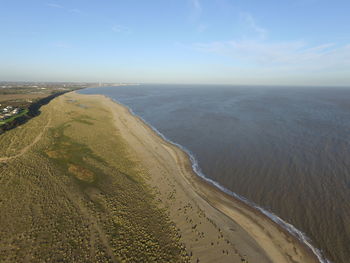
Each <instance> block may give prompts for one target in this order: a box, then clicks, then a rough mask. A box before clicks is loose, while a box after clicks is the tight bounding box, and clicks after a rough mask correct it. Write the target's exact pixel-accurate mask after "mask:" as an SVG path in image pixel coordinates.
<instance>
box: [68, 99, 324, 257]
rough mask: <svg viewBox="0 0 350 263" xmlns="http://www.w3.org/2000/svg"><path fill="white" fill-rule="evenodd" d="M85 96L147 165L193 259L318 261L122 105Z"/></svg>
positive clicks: (162, 202)
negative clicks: (98, 104) (102, 109)
mask: <svg viewBox="0 0 350 263" xmlns="http://www.w3.org/2000/svg"><path fill="white" fill-rule="evenodd" d="M74 96H77V97H79V96H86V95H80V94H79V95H78V94H74ZM89 96H90V98H96V99H98V100H103V103H104V105H105V106H106V108H108V109H109V110H110V112H111V113H112V114H113V118H114V123H115V126H116V129H117V132H119V133H120V134H121V135H122V136H123V138H124V139H125V141H126V143H127V144H128V146H129V147H130V154H131V155H132V156H133V157H134V158H135V160H138V161H140V162H141V163H142V165H143V166H144V167H145V168H146V169H147V171H148V174H149V178H148V183H149V185H150V186H151V187H152V188H153V189H154V191H155V193H157V198H158V201H159V205H160V206H162V207H164V208H165V209H166V210H167V211H168V213H169V216H170V218H171V219H172V220H173V221H174V222H175V224H176V226H177V228H178V229H179V231H180V233H181V235H182V242H183V243H184V244H185V245H186V248H187V251H188V253H189V254H190V255H191V257H192V259H193V262H250V263H252V262H259V263H264V262H275V263H287V262H289V263H292V262H294V263H295V262H300V263H301V262H303V263H308V262H310V263H311V262H318V260H317V258H316V257H315V256H314V254H313V253H312V252H311V250H309V249H308V248H307V247H306V246H304V245H303V244H302V243H301V242H300V241H298V240H297V239H296V238H295V237H293V236H291V235H290V234H288V233H287V232H286V231H285V230H284V229H282V228H281V227H280V226H278V225H277V224H275V223H274V222H273V221H271V220H270V219H269V218H268V217H266V216H264V215H263V214H262V213H260V212H258V211H256V210H255V209H252V208H251V207H249V206H247V205H246V204H244V203H242V202H241V201H240V200H237V199H235V198H233V197H231V196H229V195H228V194H225V193H223V192H222V191H220V190H219V189H217V188H216V187H214V186H212V185H210V184H209V183H207V182H206V181H204V180H203V179H201V178H200V177H198V176H197V175H196V174H195V173H194V172H193V170H192V167H191V162H190V160H189V157H188V155H187V154H186V153H185V152H183V151H182V150H181V149H180V148H178V147H176V146H174V145H172V144H170V143H168V142H166V141H165V140H163V139H162V138H161V137H160V136H159V135H158V134H156V133H155V132H154V131H153V130H152V129H151V128H150V127H149V126H148V125H146V124H145V123H144V122H143V121H142V120H141V119H140V118H138V117H136V116H134V115H132V114H131V113H130V112H129V110H128V109H127V108H126V107H124V106H122V105H120V104H117V103H115V102H114V101H112V100H111V99H109V98H107V97H104V96H101V95H89Z"/></svg>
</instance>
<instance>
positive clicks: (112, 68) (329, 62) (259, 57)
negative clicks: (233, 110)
mask: <svg viewBox="0 0 350 263" xmlns="http://www.w3.org/2000/svg"><path fill="white" fill-rule="evenodd" d="M0 12H1V15H0V81H84V82H132V83H203V84H235V85H302V86H308V85H316V86H318V85H322V86H349V87H350V15H349V14H350V1H349V0H282V1H281V0H264V1H261V0H147V1H146V0H100V1H98V0H30V1H28V0H0Z"/></svg>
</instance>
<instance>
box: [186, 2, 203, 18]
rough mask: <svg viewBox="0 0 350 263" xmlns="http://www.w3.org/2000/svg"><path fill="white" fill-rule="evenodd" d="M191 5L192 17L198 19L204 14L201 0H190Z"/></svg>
mask: <svg viewBox="0 0 350 263" xmlns="http://www.w3.org/2000/svg"><path fill="white" fill-rule="evenodd" d="M189 1H190V5H191V9H192V10H191V14H190V19H191V20H193V21H196V20H198V19H199V18H200V16H201V14H202V5H201V2H200V0H189Z"/></svg>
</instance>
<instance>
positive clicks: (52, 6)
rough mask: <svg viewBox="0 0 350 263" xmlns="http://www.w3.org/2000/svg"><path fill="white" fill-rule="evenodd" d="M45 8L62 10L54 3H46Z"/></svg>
mask: <svg viewBox="0 0 350 263" xmlns="http://www.w3.org/2000/svg"><path fill="white" fill-rule="evenodd" d="M46 6H48V7H51V8H63V6H61V5H59V4H55V3H47V4H46Z"/></svg>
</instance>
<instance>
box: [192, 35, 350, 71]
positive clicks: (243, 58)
mask: <svg viewBox="0 0 350 263" xmlns="http://www.w3.org/2000/svg"><path fill="white" fill-rule="evenodd" d="M193 48H194V49H195V50H197V51H200V52H209V53H215V54H219V55H222V56H226V57H229V58H232V59H233V62H237V63H238V64H247V65H249V66H250V67H260V68H270V69H276V70H293V71H298V70H308V71H317V70H326V69H333V70H336V69H341V68H344V67H350V45H343V46H337V45H335V44H334V43H326V44H322V45H317V46H310V45H308V44H307V43H306V42H304V41H291V42H275V43H274V42H259V41H246V40H245V41H243V40H242V41H235V40H232V41H221V42H220V41H216V42H211V43H196V44H194V45H193Z"/></svg>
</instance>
